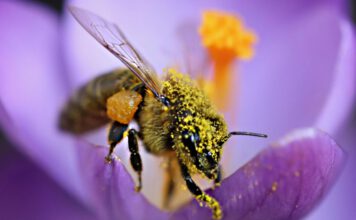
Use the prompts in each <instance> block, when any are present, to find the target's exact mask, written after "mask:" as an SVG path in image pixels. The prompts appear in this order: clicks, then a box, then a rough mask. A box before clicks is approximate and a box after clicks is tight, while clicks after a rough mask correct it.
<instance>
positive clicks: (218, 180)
mask: <svg viewBox="0 0 356 220" xmlns="http://www.w3.org/2000/svg"><path fill="white" fill-rule="evenodd" d="M221 178H222V171H221V166H220V165H219V167H218V170H217V173H216V177H215V179H214V188H216V187H218V186H220V183H221Z"/></svg>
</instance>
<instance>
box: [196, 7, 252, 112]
mask: <svg viewBox="0 0 356 220" xmlns="http://www.w3.org/2000/svg"><path fill="white" fill-rule="evenodd" d="M199 34H200V36H201V40H202V45H203V46H204V47H205V48H206V49H207V50H208V53H209V56H210V58H211V60H212V63H213V66H214V75H213V79H212V81H211V82H206V83H207V84H206V83H205V85H204V86H205V88H207V92H208V94H209V96H210V97H211V98H212V99H213V101H214V102H215V103H216V104H217V105H218V107H219V108H224V107H226V101H228V94H229V93H230V88H232V85H231V84H232V80H231V73H232V72H233V64H234V61H235V59H242V60H247V59H250V58H252V56H253V54H254V51H253V47H252V46H253V44H254V43H255V42H256V36H255V35H254V34H253V33H252V32H250V31H248V30H246V29H245V27H244V26H243V23H242V21H241V19H240V18H238V17H237V16H235V15H232V14H229V13H226V12H221V11H205V12H204V13H203V20H202V24H201V26H200V28H199ZM217 93H219V94H217ZM214 94H215V95H214ZM222 97H223V98H222Z"/></svg>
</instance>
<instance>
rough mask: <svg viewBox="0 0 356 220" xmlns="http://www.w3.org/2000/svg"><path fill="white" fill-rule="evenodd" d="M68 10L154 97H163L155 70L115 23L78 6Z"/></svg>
mask: <svg viewBox="0 0 356 220" xmlns="http://www.w3.org/2000/svg"><path fill="white" fill-rule="evenodd" d="M69 10H70V12H71V13H72V15H73V16H74V17H75V19H76V20H77V21H78V22H79V23H80V25H81V26H82V27H83V28H84V29H85V30H86V31H88V32H89V34H90V35H92V36H93V37H94V38H95V39H96V40H97V41H98V42H99V43H100V44H102V45H103V46H104V47H105V48H106V49H108V50H109V51H110V52H111V53H112V54H114V55H115V56H116V57H117V58H119V59H120V60H121V61H122V62H123V63H124V64H125V65H126V66H127V67H128V68H129V69H130V70H131V71H132V72H133V73H134V74H135V75H136V76H137V77H138V78H139V79H140V80H141V81H142V82H143V83H144V84H145V85H146V87H147V88H148V89H150V90H151V91H152V92H153V94H154V95H155V96H156V97H163V95H162V94H161V86H160V83H159V80H158V77H157V75H156V73H155V71H154V70H153V68H152V67H151V65H150V64H148V62H147V61H146V60H145V59H144V58H143V57H142V56H141V55H140V54H139V53H138V51H137V50H135V48H134V47H133V46H132V45H131V44H130V42H129V41H128V40H127V38H126V37H125V35H124V34H123V33H122V31H121V30H120V29H119V27H118V26H117V25H115V24H113V23H111V22H109V21H106V20H105V19H103V18H101V17H100V16H98V15H96V14H94V13H92V12H90V11H87V10H84V9H81V8H78V7H74V6H71V7H70V8H69Z"/></svg>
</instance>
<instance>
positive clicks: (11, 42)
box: [0, 1, 85, 197]
mask: <svg viewBox="0 0 356 220" xmlns="http://www.w3.org/2000/svg"><path fill="white" fill-rule="evenodd" d="M0 29H1V30H4V31H2V32H1V35H0V42H1V46H0V57H1V59H0V103H1V106H2V107H1V108H0V110H1V111H2V112H3V113H2V114H6V115H7V116H8V117H7V120H3V119H5V118H1V119H2V120H1V126H2V127H3V129H4V131H5V132H6V133H7V134H8V135H9V136H10V137H11V138H12V141H14V142H15V143H16V144H17V146H18V147H20V149H21V151H23V152H25V153H26V154H27V155H29V156H30V157H31V158H32V159H34V160H35V161H36V162H38V163H39V164H40V165H41V166H42V167H43V168H45V169H46V171H48V172H49V173H50V175H52V177H53V178H55V179H56V180H57V181H59V182H60V183H61V184H63V185H64V186H66V187H67V189H69V190H71V191H72V192H75V193H76V194H78V195H81V196H82V197H85V193H84V192H83V191H82V189H81V187H80V186H81V183H80V181H79V175H78V172H79V170H77V169H76V164H75V160H74V158H75V154H74V147H73V144H72V140H71V139H70V138H68V137H66V136H64V135H61V134H60V133H59V132H58V131H57V120H58V119H57V117H58V112H59V110H60V108H61V105H62V103H61V102H62V101H63V100H64V98H65V92H66V87H65V85H64V77H61V75H63V70H64V68H63V64H62V62H61V56H60V53H59V51H60V45H59V39H58V36H59V30H58V18H57V17H56V16H55V14H52V13H51V11H49V10H48V9H45V8H42V7H40V6H37V5H35V4H31V3H29V2H23V1H2V2H0Z"/></svg>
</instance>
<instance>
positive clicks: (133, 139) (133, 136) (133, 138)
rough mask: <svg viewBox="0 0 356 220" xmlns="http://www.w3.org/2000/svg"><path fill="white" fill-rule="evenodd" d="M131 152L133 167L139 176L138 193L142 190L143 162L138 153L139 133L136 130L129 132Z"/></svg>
mask: <svg viewBox="0 0 356 220" xmlns="http://www.w3.org/2000/svg"><path fill="white" fill-rule="evenodd" d="M128 139H129V150H130V153H131V155H130V161H131V166H132V168H133V169H134V170H135V172H137V174H138V185H137V186H136V187H135V190H136V192H139V191H140V190H141V188H142V178H141V173H142V160H141V156H140V153H139V152H138V144H137V131H136V130H135V129H130V130H129V136H128Z"/></svg>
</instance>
